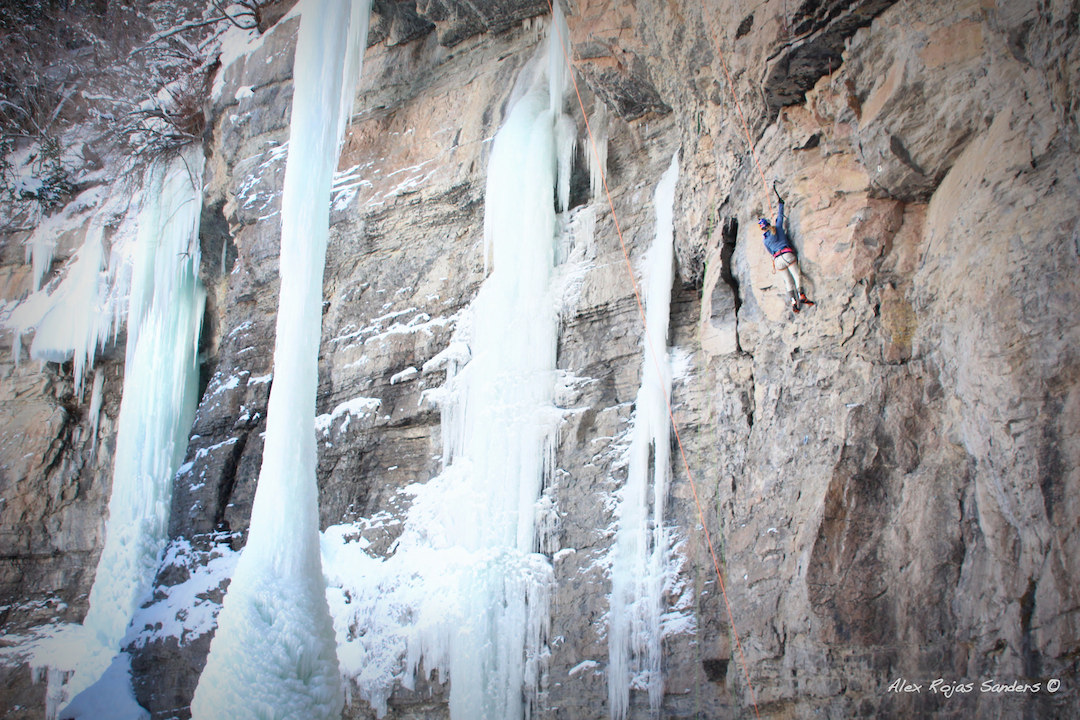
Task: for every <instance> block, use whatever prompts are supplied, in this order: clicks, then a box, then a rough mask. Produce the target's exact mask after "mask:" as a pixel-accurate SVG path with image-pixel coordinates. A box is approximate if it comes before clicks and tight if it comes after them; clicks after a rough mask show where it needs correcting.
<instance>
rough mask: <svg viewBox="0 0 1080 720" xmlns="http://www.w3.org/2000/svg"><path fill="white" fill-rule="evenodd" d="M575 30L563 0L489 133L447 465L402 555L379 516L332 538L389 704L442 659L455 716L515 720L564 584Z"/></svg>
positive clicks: (370, 666) (335, 582) (359, 634)
mask: <svg viewBox="0 0 1080 720" xmlns="http://www.w3.org/2000/svg"><path fill="white" fill-rule="evenodd" d="M567 37H568V32H567V28H566V24H565V21H564V20H563V18H562V15H561V13H559V12H558V11H556V14H555V17H554V19H553V23H552V25H551V26H550V29H549V39H548V42H547V43H546V44H545V45H544V46H543V47H541V48H540V49H539V52H538V54H537V56H536V57H535V58H533V60H532V62H530V64H529V65H528V66H527V67H526V68H525V70H524V71H523V73H522V75H521V76H520V77H519V79H518V83H517V86H516V87H515V89H514V90H513V92H512V94H511V98H510V103H509V108H510V109H509V111H508V114H507V117H506V119H505V121H504V123H503V125H502V127H501V128H500V129H499V131H498V133H497V134H496V135H495V138H494V141H493V143H492V150H491V157H490V159H489V162H488V176H487V186H486V192H485V205H484V236H485V260H486V262H487V266H488V268H489V270H490V274H489V275H488V277H487V279H486V280H485V281H484V283H483V285H482V286H481V288H480V290H479V292H478V293H477V295H476V298H475V299H474V300H473V302H472V303H471V305H470V306H469V308H467V309H466V310H465V311H463V312H462V313H461V315H460V317H459V321H458V325H457V328H456V331H455V335H454V339H453V341H452V343H451V346H450V347H449V348H448V349H447V352H446V353H445V354H443V355H441V356H440V357H439V358H438V365H439V367H442V368H445V369H446V372H447V376H448V378H447V382H446V384H445V385H444V387H443V388H442V389H441V391H440V393H439V398H440V405H441V413H442V430H443V461H444V467H443V470H442V472H441V473H440V474H439V475H438V476H436V477H435V478H433V479H431V480H430V481H428V482H427V483H425V484H417V485H414V486H411V487H410V488H408V492H409V494H411V495H412V496H413V498H412V504H411V506H410V508H409V510H408V512H407V515H406V517H405V519H404V527H403V528H402V531H401V534H400V536H399V537H398V539H397V541H396V544H395V546H394V547H393V548H392V553H393V554H392V555H391V556H390V557H388V558H385V559H383V558H379V557H375V556H373V555H370V554H368V553H367V552H366V551H365V543H364V542H363V540H362V539H361V537H360V536H361V534H362V532H363V531H365V530H366V529H369V528H371V527H373V526H374V523H375V522H376V519H375V518H372V519H369V520H367V521H364V522H362V523H360V524H358V525H356V526H336V527H333V528H329V529H328V530H327V531H326V534H325V536H324V543H323V547H324V553H325V557H326V568H327V573H328V578H329V580H330V584H331V589H330V591H329V593H328V594H329V597H330V601H331V604H332V605H333V608H334V616H335V620H336V627H337V631H338V638H339V656H340V657H341V662H342V666H343V671H344V673H345V674H346V676H347V677H350V678H352V680H353V682H354V683H355V685H356V687H357V688H358V690H359V693H360V695H361V696H362V697H363V698H365V699H366V700H367V701H368V702H370V703H371V704H372V705H373V706H374V707H375V709H376V711H377V713H378V714H379V715H380V716H381V715H383V714H385V713H386V712H387V703H388V700H389V697H390V695H391V693H392V692H393V690H394V687H395V685H396V684H398V683H400V684H401V685H403V686H405V687H407V688H412V687H414V686H415V684H416V682H417V680H418V679H426V678H427V677H428V675H429V674H431V673H437V676H438V677H439V678H440V679H441V680H443V681H447V680H448V681H449V685H450V699H449V705H450V717H451V718H453V720H518V719H520V718H524V717H529V716H530V713H531V712H532V710H533V709H534V707H535V706H536V704H537V702H538V698H539V693H540V691H541V686H542V676H543V673H544V667H545V661H546V658H547V655H548V652H549V651H548V648H547V633H548V630H549V622H550V614H551V612H550V598H551V591H552V584H553V574H552V567H551V562H550V560H549V559H548V558H547V557H546V556H545V555H544V554H542V553H541V552H540V550H541V549H544V548H548V547H549V546H550V543H549V542H548V541H547V539H546V538H544V537H543V530H542V528H543V527H545V526H549V525H550V522H548V520H549V517H548V516H550V514H551V513H552V512H553V511H552V509H551V502H550V499H549V498H548V497H546V496H545V495H544V494H543V489H544V486H545V481H546V480H547V479H549V478H550V477H551V475H552V473H553V471H554V463H555V459H554V445H555V435H556V429H557V427H558V424H559V423H560V421H561V418H562V416H561V413H560V412H559V411H558V409H557V408H556V407H555V403H554V394H555V381H556V348H557V341H558V331H559V319H558V308H559V307H560V305H561V304H562V298H561V297H560V293H559V292H558V290H557V289H556V288H557V286H558V283H556V282H554V279H555V275H556V273H555V267H556V262H557V259H556V248H557V247H558V242H559V234H560V229H559V228H560V223H559V222H558V215H557V212H558V211H559V210H564V209H565V208H566V205H567V203H568V188H569V182H568V179H569V173H570V158H571V156H572V154H573V137H574V126H573V123H572V122H570V121H569V119H568V118H567V117H566V115H564V113H563V111H562V110H563V103H564V96H565V93H566V90H567V82H568V78H569V70H568V68H567V67H566V56H565V52H564V50H563V47H562V44H561V41H563V40H565V38H567ZM432 362H433V363H434V362H435V361H434V360H433V361H432ZM276 382H277V381H276V380H275V383H276ZM541 516H543V518H544V519H545V520H544V522H541V520H542V518H541ZM385 522H387V523H389V522H390V521H389V520H386V521H385ZM350 537H352V538H356V539H355V540H354V541H352V542H350V541H349V540H350Z"/></svg>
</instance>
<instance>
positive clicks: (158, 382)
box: [39, 148, 206, 706]
mask: <svg viewBox="0 0 1080 720" xmlns="http://www.w3.org/2000/svg"><path fill="white" fill-rule="evenodd" d="M202 165H203V155H202V151H201V148H193V149H192V150H190V151H188V152H187V153H186V154H185V155H184V156H182V157H177V158H176V159H175V160H174V161H173V162H172V163H170V164H168V165H155V166H153V167H151V168H150V170H148V172H147V177H146V181H145V183H144V194H143V206H142V208H141V209H140V211H139V217H138V225H139V237H138V241H137V242H138V243H140V244H141V245H142V247H139V248H137V253H138V254H139V255H140V257H141V258H142V263H143V268H142V271H143V273H144V274H145V281H144V292H143V293H142V294H141V295H139V296H134V295H133V296H132V297H131V298H130V300H129V309H128V316H129V319H130V320H129V324H128V329H127V332H128V350H127V356H126V360H125V366H124V390H123V397H122V400H121V404H120V417H119V421H118V425H119V427H118V430H117V439H116V453H115V457H116V460H115V464H114V467H113V481H112V491H111V495H110V497H109V516H108V523H107V525H106V531H105V545H104V547H103V549H102V552H101V557H100V560H99V561H98V567H97V573H96V574H95V576H94V585H93V587H92V588H91V590H90V607H89V610H88V611H87V614H86V617H85V618H84V620H83V625H82V635H83V642H84V643H85V651H84V652H83V653H82V657H81V658H80V660H79V661H78V664H77V665H76V667H75V673H74V675H73V677H72V678H71V681H70V682H69V683H68V685H67V688H66V689H65V695H66V697H72V696H74V695H76V694H77V693H79V692H80V691H82V690H84V689H86V688H88V687H89V686H90V685H91V684H93V683H95V682H96V681H97V680H98V678H100V677H101V675H102V674H103V673H104V672H105V670H106V669H107V668H108V667H109V665H110V663H112V660H113V657H114V656H115V655H116V653H117V652H119V650H120V644H121V640H122V639H123V637H124V635H125V632H126V630H127V626H128V623H129V621H130V620H131V617H132V615H133V613H134V612H135V610H136V609H137V608H138V606H139V604H140V603H141V602H142V601H143V600H144V599H145V597H146V595H147V594H148V592H149V591H150V588H151V585H152V583H153V579H154V573H155V572H156V570H157V567H158V561H159V559H160V557H159V556H160V554H161V551H162V549H163V548H164V546H165V542H166V539H167V537H166V536H167V529H168V527H167V526H168V521H169V509H170V502H171V499H172V480H173V475H174V474H175V472H176V468H177V466H178V465H179V464H180V462H181V460H182V459H183V456H184V452H185V449H186V447H187V434H188V431H189V430H190V428H191V421H192V418H193V416H194V412H195V404H196V400H197V398H196V393H197V391H198V380H199V369H198V360H197V350H198V342H199V332H200V329H201V327H202V315H203V304H204V301H205V297H206V296H205V291H204V290H203V288H202V285H201V283H200V282H199V279H198V273H199V218H200V214H201V209H202V205H201V195H202ZM88 242H89V240H88ZM94 242H95V243H100V239H97V240H95V241H94ZM84 250H85V246H84ZM94 266H95V267H99V266H100V260H99V259H95V260H94ZM96 274H97V271H96V270H95V273H94V275H95V276H96ZM95 282H96V277H95ZM40 332H41V330H40V328H39V333H40ZM98 385H99V382H98V381H97V379H95V385H94V396H95V398H96V399H95V400H92V402H91V404H92V405H94V404H95V403H96V404H98V405H100V398H99V397H98V395H99V394H100V388H99V387H98ZM94 422H95V424H96V419H95V420H94ZM77 704H78V703H77V702H73V703H72V705H73V706H77Z"/></svg>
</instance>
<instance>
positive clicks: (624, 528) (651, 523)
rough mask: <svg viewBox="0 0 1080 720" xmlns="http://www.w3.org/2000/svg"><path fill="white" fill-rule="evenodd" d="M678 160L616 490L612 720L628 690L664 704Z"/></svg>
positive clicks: (659, 195)
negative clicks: (622, 474) (621, 480)
mask: <svg viewBox="0 0 1080 720" xmlns="http://www.w3.org/2000/svg"><path fill="white" fill-rule="evenodd" d="M678 177H679V163H678V155H676V156H675V157H674V158H672V160H671V166H670V167H669V168H668V170H667V171H666V172H665V173H664V175H663V176H662V177H661V179H660V183H659V184H658V185H657V188H656V193H655V195H654V205H655V207H656V238H655V240H654V241H653V245H652V247H651V248H650V250H649V253H648V257H647V259H646V266H645V280H644V282H645V319H646V331H647V332H646V335H645V339H644V341H643V344H644V350H643V355H644V357H643V360H642V367H641V388H640V389H639V390H638V395H637V400H636V402H635V406H634V415H633V418H632V420H631V426H630V431H629V433H630V447H629V457H628V460H629V467H628V471H627V478H626V484H625V485H624V486H623V488H622V489H621V491H620V492H619V498H618V506H617V509H616V518H617V531H616V535H615V543H614V546H613V548H612V563H611V608H610V611H609V615H608V702H609V706H610V712H611V717H612V718H613V720H622V718H625V717H626V713H627V710H628V708H629V704H630V688H631V686H634V687H647V688H648V691H649V704H650V707H651V708H652V709H653V711H654V712H655V711H657V710H659V708H660V703H661V701H662V699H663V692H664V686H663V677H662V675H661V668H660V659H661V640H662V628H661V616H662V615H663V612H664V607H663V592H664V588H665V586H666V585H667V584H668V583H669V581H670V579H671V575H672V572H673V570H672V567H671V540H670V538H669V536H668V532H667V529H666V528H665V526H664V508H665V501H666V497H667V492H668V484H669V481H670V478H671V440H670V419H669V417H668V398H669V397H670V395H671V363H670V361H669V359H668V352H667V339H668V325H669V314H670V305H671V284H672V281H673V278H674V258H673V232H672V206H673V204H674V198H675V183H676V182H677V180H678Z"/></svg>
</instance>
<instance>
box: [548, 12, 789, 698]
mask: <svg viewBox="0 0 1080 720" xmlns="http://www.w3.org/2000/svg"><path fill="white" fill-rule="evenodd" d="M552 2H553V0H548V10H549V11H550V12H551V14H552V16H554V15H555V8H554V7H552ZM555 32H556V33H559V29H558V26H557V25H556V26H555ZM569 40H570V39H569V38H566V43H564V42H563V38H562V37H561V36H560V37H559V47H560V48H561V49H562V52H563V56H564V57H565V58H566V64H567V67H570V68H573V67H574V61H573V59H572V58H571V57H570V54H569V52H568V51H567V44H568V43H569ZM721 57H722V56H721ZM726 71H727V67H726V64H725V72H726ZM570 79H571V81H572V82H573V85H574V94H575V95H577V101H578V105H579V106H580V108H581V115H582V117H583V118H584V120H585V131H586V133H587V134H588V136H589V144H590V147H591V148H592V152H593V158H594V159H595V160H596V165H597V167H598V168H599V170H600V177H601V180H602V181H603V186H604V194H605V196H606V197H607V201H608V207H609V208H610V209H611V219H612V222H613V224H614V225H615V233H616V235H618V238H619V246H620V248H621V249H622V254H623V260H625V262H626V269H627V275H628V276H629V278H630V285H631V287H632V288H633V291H634V299H635V301H636V302H637V309H638V314H639V316H640V317H641V322H642V324H643V326H644V333H645V342H646V344H647V346H648V348H649V355H650V356H651V357H652V359H653V367H654V369H655V370H656V373H657V375H658V376H659V377H663V375H664V374H663V372H662V371H661V370H660V366H659V364H658V361H657V359H656V358H657V354H656V351H655V350H654V349H653V347H652V339H651V336H650V334H649V326H648V321H647V320H646V318H645V305H644V303H643V302H642V300H641V290H640V288H639V287H638V284H637V280H635V279H634V267H633V264H632V263H631V262H630V252H629V251H628V250H627V248H626V240H625V238H624V237H623V232H622V228H621V227H620V225H619V218H618V215H617V214H616V212H615V201H614V200H613V199H612V197H611V190H610V189H609V188H608V182H607V173H606V172H605V169H604V166H603V164H602V163H601V162H600V154H599V152H598V151H597V144H596V138H595V137H593V132H592V128H591V127H590V125H589V117H588V113H586V111H585V102H584V101H583V100H582V98H581V89H580V88H579V87H578V83H577V78H576V77H575V76H574V73H573V72H571V73H570ZM728 80H729V82H730V76H729V77H728ZM737 103H738V100H737V99H736V105H737ZM739 114H740V116H741V115H742V109H741V108H740V110H739ZM743 127H744V128H745V127H746V121H745V119H744V120H743ZM746 132H747V139H749V137H750V131H749V129H747V131H746ZM750 150H751V152H753V146H751V148H750ZM754 159H755V161H756V160H757V157H756V155H755V158H754ZM758 171H759V172H760V171H761V165H760V163H759V164H758ZM761 179H762V181H764V180H765V174H764V173H762V175H761ZM766 184H767V183H766ZM769 211H770V213H771V212H772V202H771V201H770V202H769ZM664 403H665V405H666V406H667V412H668V419H669V421H670V422H671V428H672V431H673V433H674V435H675V442H676V444H677V445H678V446H679V454H680V456H681V458H682V464H683V469H684V470H685V471H686V477H687V480H689V482H690V489H691V491H692V493H693V496H694V503H695V505H696V506H697V511H698V517H699V519H700V520H701V528H702V532H703V535H704V538H705V543H706V545H707V546H708V548H709V555H710V556H711V557H712V562H713V569H714V570H715V571H716V579H717V581H718V583H719V585H720V592H721V594H722V595H723V598H724V605H725V606H726V608H727V615H728V621H729V623H730V627H731V632H732V635H733V636H734V639H735V646H736V648H738V651H739V660H740V663H741V664H742V669H743V675H744V676H745V679H746V687H747V689H748V690H749V691H750V701H751V703H752V704H753V706H754V715H755V717H761V716H760V714H759V713H758V706H757V697H756V696H755V693H754V686H753V684H752V683H751V682H750V672H749V670H748V669H747V665H746V657H745V655H744V653H743V648H742V643H741V642H740V640H739V633H738V630H737V629H736V627H735V615H734V612H733V611H732V609H731V601H730V600H729V599H728V594H727V588H726V587H725V585H724V578H723V575H722V574H721V573H720V561H719V560H718V559H717V555H716V549H715V547H714V546H713V541H712V535H711V534H710V533H709V526H708V524H707V523H706V522H705V510H704V508H703V507H702V504H701V499H700V497H699V495H698V490H697V484H696V483H695V482H694V475H693V473H692V472H691V471H690V461H689V460H688V459H687V456H686V448H685V447H684V446H683V441H682V437H681V436H680V434H679V426H678V423H676V422H675V413H674V411H673V410H672V407H671V398H670V397H669V396H668V394H667V392H666V391H665V392H664Z"/></svg>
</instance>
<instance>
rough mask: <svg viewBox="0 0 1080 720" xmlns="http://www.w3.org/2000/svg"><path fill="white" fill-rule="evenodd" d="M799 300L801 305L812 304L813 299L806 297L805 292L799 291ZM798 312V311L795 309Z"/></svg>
mask: <svg viewBox="0 0 1080 720" xmlns="http://www.w3.org/2000/svg"><path fill="white" fill-rule="evenodd" d="M799 302H801V303H802V304H803V305H813V304H814V301H813V300H811V299H809V298H807V297H806V293H799ZM796 312H798V311H796Z"/></svg>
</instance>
